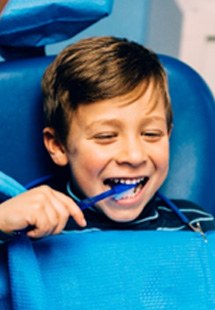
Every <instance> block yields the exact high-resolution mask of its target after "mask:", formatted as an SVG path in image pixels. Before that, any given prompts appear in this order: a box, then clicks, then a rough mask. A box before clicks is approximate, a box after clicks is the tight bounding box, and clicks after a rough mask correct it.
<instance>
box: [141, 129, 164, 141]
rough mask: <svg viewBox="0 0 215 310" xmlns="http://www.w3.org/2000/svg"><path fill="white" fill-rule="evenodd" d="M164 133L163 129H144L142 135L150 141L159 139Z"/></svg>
mask: <svg viewBox="0 0 215 310" xmlns="http://www.w3.org/2000/svg"><path fill="white" fill-rule="evenodd" d="M163 135H164V133H163V132H162V131H144V132H142V136H144V137H145V138H146V139H147V140H148V141H157V140H159V139H160V138H161V137H163Z"/></svg>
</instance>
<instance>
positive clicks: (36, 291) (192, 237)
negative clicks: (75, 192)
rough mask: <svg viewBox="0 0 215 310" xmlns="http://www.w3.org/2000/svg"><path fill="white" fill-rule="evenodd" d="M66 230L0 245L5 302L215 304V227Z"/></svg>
mask: <svg viewBox="0 0 215 310" xmlns="http://www.w3.org/2000/svg"><path fill="white" fill-rule="evenodd" d="M206 236H207V240H208V242H205V241H204V240H203V238H202V237H201V236H200V234H196V233H194V232H190V231H185V232H165V231H162V232H161V231H160V232H158V231H109V232H103V231H96V232H88V231H85V232H79V233H78V232H68V233H65V234H61V235H58V236H52V237H46V238H43V239H40V240H35V241H31V240H30V239H28V238H27V237H26V236H24V235H21V236H17V237H15V238H13V239H12V240H11V241H10V242H8V243H7V244H4V245H1V249H0V251H1V256H0V309H3V310H4V309H5V310H6V309H16V310H19V309H20V310H21V309H22V310H23V309H31V310H45V309H47V310H50V309H55V310H59V309H61V310H64V309H73V310H76V309H77V310H80V309H82V310H85V309H86V310H88V309H89V310H92V309H102V310H110V309H118V310H120V309H123V310H124V309H135V310H136V309H137V310H138V309H141V310H142V309H147V310H148V309H151V310H156V309H157V310H160V309H168V310H169V309H171V310H172V309H189V310H192V309H193V310H196V309H199V307H200V308H201V310H206V309H214V308H215V294H214V291H215V233H214V232H209V233H207V234H206Z"/></svg>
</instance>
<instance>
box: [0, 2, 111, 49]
mask: <svg viewBox="0 0 215 310" xmlns="http://www.w3.org/2000/svg"><path fill="white" fill-rule="evenodd" d="M112 5H113V0H90V1H89V0H51V1H50V0H28V1H23V0H10V1H9V2H8V4H7V5H6V7H5V9H4V11H3V15H2V16H1V19H0V29H1V31H0V46H14V47H15V46H18V47H20V46H31V47H32V46H33V47H40V46H44V45H47V44H51V43H55V42H59V41H62V40H66V39H69V38H71V37H73V36H74V35H75V34H77V33H79V32H80V31H81V30H83V29H85V28H87V27H89V26H90V25H91V24H93V23H95V22H96V21H98V20H99V19H101V18H103V17H105V16H107V15H109V14H110V13H111V10H112Z"/></svg>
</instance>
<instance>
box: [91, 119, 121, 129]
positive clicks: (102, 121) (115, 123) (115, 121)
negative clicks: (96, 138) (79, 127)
mask: <svg viewBox="0 0 215 310" xmlns="http://www.w3.org/2000/svg"><path fill="white" fill-rule="evenodd" d="M120 124H121V122H120V120H118V119H115V118H114V119H100V120H98V121H93V122H92V123H90V124H89V125H87V126H86V130H90V129H92V128H93V127H94V126H98V125H108V126H114V127H120Z"/></svg>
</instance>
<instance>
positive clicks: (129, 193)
mask: <svg viewBox="0 0 215 310" xmlns="http://www.w3.org/2000/svg"><path fill="white" fill-rule="evenodd" d="M144 179H145V178H139V179H132V180H131V179H111V181H112V182H113V183H115V184H119V183H120V184H136V185H137V186H136V187H134V188H132V189H130V190H128V191H126V192H123V193H121V194H118V195H115V197H114V198H115V200H120V199H128V198H132V197H134V196H135V195H136V194H137V193H138V192H139V191H140V190H141V188H142V186H139V185H140V184H141V182H142V181H144Z"/></svg>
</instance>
